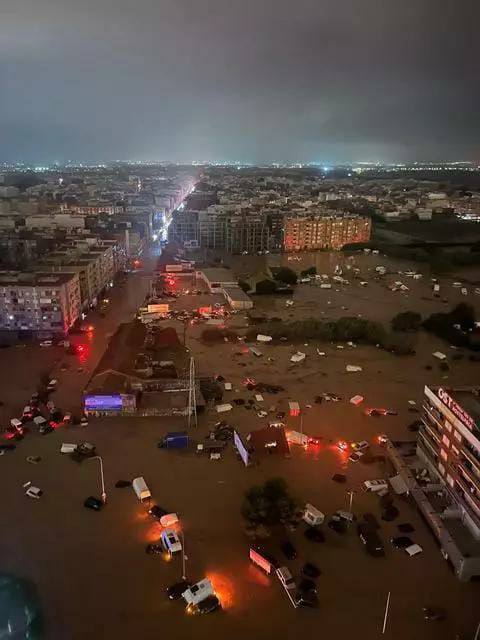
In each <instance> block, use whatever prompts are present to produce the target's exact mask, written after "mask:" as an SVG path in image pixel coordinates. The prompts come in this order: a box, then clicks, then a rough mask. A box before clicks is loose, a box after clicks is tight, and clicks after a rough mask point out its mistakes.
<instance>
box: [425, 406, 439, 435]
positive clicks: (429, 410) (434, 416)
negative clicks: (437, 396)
mask: <svg viewBox="0 0 480 640" xmlns="http://www.w3.org/2000/svg"><path fill="white" fill-rule="evenodd" d="M422 408H423V410H424V411H425V413H426V414H427V415H428V417H429V418H430V420H432V422H435V424H437V425H438V426H439V427H440V429H441V431H442V433H443V431H444V430H445V422H444V421H445V419H444V417H443V416H442V414H441V413H440V412H439V411H437V410H436V409H434V408H433V407H431V406H430V405H428V404H423V407H422Z"/></svg>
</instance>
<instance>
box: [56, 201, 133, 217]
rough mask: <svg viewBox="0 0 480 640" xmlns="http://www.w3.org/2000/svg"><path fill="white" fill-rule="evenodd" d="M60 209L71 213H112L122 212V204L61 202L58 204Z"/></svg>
mask: <svg viewBox="0 0 480 640" xmlns="http://www.w3.org/2000/svg"><path fill="white" fill-rule="evenodd" d="M59 208H60V211H68V212H71V213H78V214H83V215H87V216H95V215H99V214H100V213H108V214H109V215H114V214H116V213H123V211H124V207H123V205H114V204H108V203H105V204H101V203H98V204H67V203H61V204H60V205H59Z"/></svg>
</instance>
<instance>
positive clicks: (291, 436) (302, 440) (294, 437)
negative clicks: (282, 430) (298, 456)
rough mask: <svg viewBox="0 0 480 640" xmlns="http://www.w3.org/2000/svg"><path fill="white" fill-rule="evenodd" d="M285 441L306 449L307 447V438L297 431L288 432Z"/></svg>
mask: <svg viewBox="0 0 480 640" xmlns="http://www.w3.org/2000/svg"><path fill="white" fill-rule="evenodd" d="M287 440H288V442H293V444H299V445H300V446H302V447H306V446H307V445H308V441H309V438H308V436H306V435H305V434H304V433H300V432H299V431H288V432H287Z"/></svg>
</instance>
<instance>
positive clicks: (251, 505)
mask: <svg viewBox="0 0 480 640" xmlns="http://www.w3.org/2000/svg"><path fill="white" fill-rule="evenodd" d="M294 514H295V501H294V500H293V498H292V497H291V496H290V494H289V492H288V486H287V483H286V482H285V480H284V479H283V478H272V479H270V480H267V481H266V482H265V484H264V485H263V486H253V487H251V488H250V489H248V490H247V491H246V492H245V500H244V503H243V506H242V515H243V517H244V518H245V519H246V520H248V522H249V523H252V524H265V525H276V524H280V523H281V522H284V521H285V520H289V519H291V518H292V517H293V516H294Z"/></svg>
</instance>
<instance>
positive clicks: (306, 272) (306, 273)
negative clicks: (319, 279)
mask: <svg viewBox="0 0 480 640" xmlns="http://www.w3.org/2000/svg"><path fill="white" fill-rule="evenodd" d="M300 275H302V276H316V275H317V267H309V268H308V269H304V270H303V271H301V272H300Z"/></svg>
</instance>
